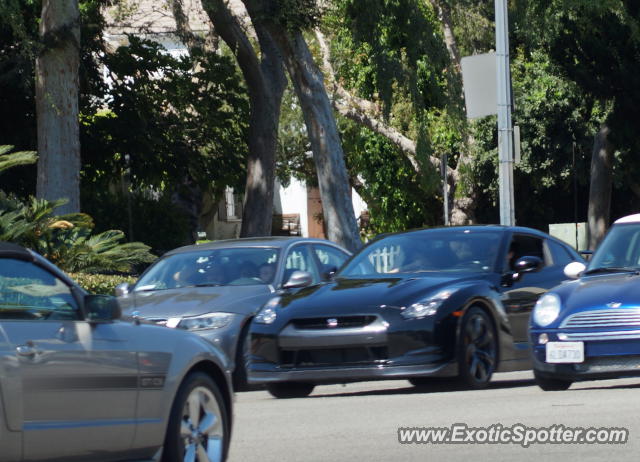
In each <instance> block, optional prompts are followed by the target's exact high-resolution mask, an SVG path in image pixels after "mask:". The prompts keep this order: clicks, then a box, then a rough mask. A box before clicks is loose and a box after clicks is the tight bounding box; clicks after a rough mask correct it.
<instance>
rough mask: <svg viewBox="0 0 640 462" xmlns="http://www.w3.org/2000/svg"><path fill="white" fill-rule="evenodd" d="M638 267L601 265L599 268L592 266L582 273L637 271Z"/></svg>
mask: <svg viewBox="0 0 640 462" xmlns="http://www.w3.org/2000/svg"><path fill="white" fill-rule="evenodd" d="M639 271H640V270H639V269H638V268H631V267H629V266H601V267H600V268H593V269H590V270H587V271H585V272H584V273H583V274H596V273H638V272H639Z"/></svg>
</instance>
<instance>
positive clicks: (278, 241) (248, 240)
mask: <svg viewBox="0 0 640 462" xmlns="http://www.w3.org/2000/svg"><path fill="white" fill-rule="evenodd" d="M296 242H308V243H319V244H329V245H333V246H336V247H340V246H338V245H337V244H336V243H334V242H331V241H327V240H325V239H315V238H309V237H299V236H271V237H244V238H238V239H223V240H220V241H212V242H206V243H204V244H193V245H186V246H184V247H178V248H177V249H173V250H170V251H169V252H167V253H166V254H165V255H173V254H176V253H182V252H193V251H194V250H211V249H221V248H225V249H228V248H233V247H276V248H283V247H288V246H289V245H291V244H294V243H296ZM340 248H341V247H340Z"/></svg>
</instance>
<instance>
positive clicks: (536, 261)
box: [502, 256, 544, 287]
mask: <svg viewBox="0 0 640 462" xmlns="http://www.w3.org/2000/svg"><path fill="white" fill-rule="evenodd" d="M543 266H544V262H543V261H542V259H541V258H540V257H533V256H525V257H520V258H518V259H517V260H516V262H515V263H514V264H513V269H512V271H509V272H507V273H505V274H504V275H503V276H502V285H503V286H507V287H508V286H511V285H512V284H513V283H514V282H518V281H519V280H520V279H522V275H523V274H524V273H535V272H536V271H540V269H542V267H543Z"/></svg>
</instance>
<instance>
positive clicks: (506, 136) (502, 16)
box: [495, 0, 515, 226]
mask: <svg viewBox="0 0 640 462" xmlns="http://www.w3.org/2000/svg"><path fill="white" fill-rule="evenodd" d="M495 10H496V60H497V67H496V69H497V86H498V92H497V97H498V160H499V171H498V176H499V188H500V189H499V194H500V224H501V225H507V226H513V225H514V224H515V209H514V200H513V128H512V122H511V107H512V105H511V74H510V70H509V17H508V11H507V0H495Z"/></svg>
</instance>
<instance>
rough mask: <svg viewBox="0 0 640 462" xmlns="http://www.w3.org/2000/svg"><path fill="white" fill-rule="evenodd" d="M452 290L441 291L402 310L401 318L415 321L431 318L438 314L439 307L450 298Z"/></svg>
mask: <svg viewBox="0 0 640 462" xmlns="http://www.w3.org/2000/svg"><path fill="white" fill-rule="evenodd" d="M453 292H454V291H453V290H441V291H440V292H438V293H436V294H434V295H432V296H430V297H429V298H426V299H424V300H421V301H419V302H417V303H414V304H413V305H411V306H409V307H407V308H405V309H404V310H402V316H403V317H404V318H405V319H417V318H424V317H426V316H433V315H434V314H436V313H437V312H438V308H440V305H442V303H443V302H444V301H445V300H446V299H448V298H449V297H451V294H453Z"/></svg>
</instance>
